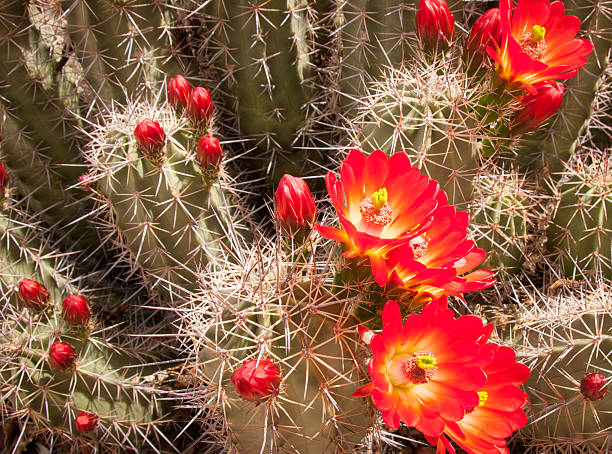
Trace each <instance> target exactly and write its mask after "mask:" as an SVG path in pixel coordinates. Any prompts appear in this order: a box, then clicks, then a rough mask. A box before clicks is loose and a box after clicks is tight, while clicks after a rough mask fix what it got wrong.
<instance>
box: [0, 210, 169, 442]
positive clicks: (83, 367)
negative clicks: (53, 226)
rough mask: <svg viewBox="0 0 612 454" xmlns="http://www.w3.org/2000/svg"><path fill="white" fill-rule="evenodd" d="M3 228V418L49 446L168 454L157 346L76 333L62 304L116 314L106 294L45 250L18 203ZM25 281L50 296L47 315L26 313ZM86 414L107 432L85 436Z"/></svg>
mask: <svg viewBox="0 0 612 454" xmlns="http://www.w3.org/2000/svg"><path fill="white" fill-rule="evenodd" d="M0 219H1V221H0V222H1V224H2V226H1V240H2V244H3V248H2V251H1V261H2V275H1V276H0V292H1V294H2V318H1V319H0V324H1V326H2V335H1V336H0V342H1V343H2V345H3V346H2V349H1V352H2V353H1V359H2V366H0V380H1V382H0V389H2V393H3V395H4V396H5V397H4V399H3V401H2V404H1V406H0V409H1V410H2V412H3V413H8V415H9V416H10V417H16V418H19V419H20V420H21V422H20V424H22V425H23V431H26V430H29V431H30V433H33V434H40V435H41V436H43V438H52V437H57V436H60V437H59V438H60V440H62V439H63V440H64V442H66V440H72V444H73V445H75V446H76V445H77V444H78V445H80V446H91V447H96V446H98V447H99V448H102V447H104V448H107V449H109V452H111V451H117V446H116V443H117V442H118V441H120V442H121V443H122V444H125V446H126V447H128V446H129V447H131V448H132V449H134V450H138V449H139V448H138V447H139V446H143V444H148V445H160V443H161V442H163V440H164V439H165V435H164V433H163V431H162V427H163V424H164V423H165V422H167V420H166V419H165V418H166V417H167V413H166V411H167V408H165V407H167V406H166V405H165V404H164V403H163V401H162V400H160V397H162V391H161V389H155V388H154V386H153V385H151V384H146V383H145V382H144V381H143V379H144V378H145V377H146V376H147V375H149V374H151V373H152V371H154V370H156V368H155V367H154V366H153V364H154V363H155V361H156V358H155V356H154V355H150V354H143V352H144V351H146V350H149V349H150V346H149V347H147V346H146V342H145V343H143V342H138V341H134V340H133V339H130V338H129V337H126V336H125V331H124V329H125V327H124V328H123V329H120V328H118V327H112V326H111V327H103V326H102V325H101V324H100V323H99V322H96V321H93V322H89V323H87V325H86V326H85V327H83V328H74V327H71V326H70V325H69V324H68V322H67V321H66V320H65V319H64V317H63V315H62V305H61V300H62V299H63V298H65V297H66V296H68V294H76V293H79V294H83V295H85V296H86V297H87V298H88V299H90V300H92V301H94V304H96V305H100V304H107V303H104V301H105V297H104V292H100V291H96V289H94V288H88V287H87V279H86V278H85V279H84V278H80V277H79V276H77V275H74V274H73V270H72V266H71V264H70V262H69V260H68V257H69V256H67V255H66V254H62V253H60V252H58V251H57V250H55V249H54V248H53V245H52V244H49V242H48V241H46V240H44V237H43V236H42V235H43V234H44V230H42V229H40V228H36V227H35V225H36V220H35V219H32V218H28V217H27V215H25V214H23V213H21V212H20V210H19V209H18V207H16V206H14V205H13V202H11V201H9V206H8V208H6V209H5V210H4V212H3V213H2V215H1V216H0ZM24 278H28V279H32V280H34V281H36V282H39V283H40V284H42V285H44V286H45V287H46V289H48V292H47V296H48V301H46V302H45V303H44V305H45V306H46V307H44V308H41V309H40V310H33V309H31V308H25V307H24V305H23V303H22V301H20V297H19V292H18V291H17V285H18V284H19V282H20V281H22V280H23V279H24ZM107 293H108V292H107ZM117 297H118V295H116V294H115V295H113V294H112V293H111V294H108V296H107V298H109V299H112V298H117ZM85 304H87V303H85ZM59 340H61V341H62V342H65V343H68V344H70V345H71V346H72V347H73V348H74V349H75V353H76V360H75V362H74V365H73V366H72V365H70V362H72V361H71V357H70V356H68V357H65V358H66V359H64V362H65V365H67V367H66V370H58V365H59V364H57V362H56V361H57V356H54V353H55V352H51V346H52V345H53V344H54V342H55V341H59ZM67 348H69V347H67ZM60 358H61V355H60ZM54 360H55V362H54ZM66 361H68V362H66ZM147 363H151V364H152V365H151V366H147ZM62 365H64V364H62ZM80 411H89V412H94V413H95V414H96V415H97V416H98V419H97V429H95V430H93V431H91V432H88V433H82V432H80V431H79V430H78V429H77V428H76V427H75V416H76V415H77V413H79V412H80ZM62 437H65V438H62ZM120 450H123V448H120ZM9 451H10V449H9Z"/></svg>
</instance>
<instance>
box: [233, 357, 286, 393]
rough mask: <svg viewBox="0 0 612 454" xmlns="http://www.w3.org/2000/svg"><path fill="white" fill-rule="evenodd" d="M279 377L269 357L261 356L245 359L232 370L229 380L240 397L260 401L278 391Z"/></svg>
mask: <svg viewBox="0 0 612 454" xmlns="http://www.w3.org/2000/svg"><path fill="white" fill-rule="evenodd" d="M281 378H282V375H281V372H280V369H279V368H278V366H277V365H276V364H274V363H273V362H272V361H270V360H269V359H267V358H262V359H259V360H257V359H251V360H249V361H245V362H244V364H242V366H240V367H239V368H238V369H236V370H235V371H234V373H233V374H232V378H231V382H232V384H233V385H234V388H236V392H237V393H238V394H240V397H242V398H243V399H245V400H251V401H254V402H257V403H261V402H262V401H264V400H266V399H267V398H269V397H270V396H272V395H274V394H277V393H278V389H279V386H280V382H281Z"/></svg>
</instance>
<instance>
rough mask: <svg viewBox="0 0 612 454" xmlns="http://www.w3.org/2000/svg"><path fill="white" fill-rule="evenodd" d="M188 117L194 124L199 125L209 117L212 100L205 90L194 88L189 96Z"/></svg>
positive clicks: (211, 109)
mask: <svg viewBox="0 0 612 454" xmlns="http://www.w3.org/2000/svg"><path fill="white" fill-rule="evenodd" d="M188 111H189V116H190V117H191V120H192V121H193V122H194V123H201V122H204V121H206V120H208V118H209V117H210V115H211V114H212V111H213V104H212V99H210V93H209V92H208V90H207V89H206V88H203V87H195V88H194V89H193V91H192V92H191V95H189V105H188Z"/></svg>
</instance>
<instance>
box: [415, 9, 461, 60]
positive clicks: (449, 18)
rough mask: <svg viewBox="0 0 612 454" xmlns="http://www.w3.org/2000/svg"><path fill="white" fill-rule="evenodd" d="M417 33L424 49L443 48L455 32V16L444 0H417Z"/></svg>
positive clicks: (445, 47)
mask: <svg viewBox="0 0 612 454" xmlns="http://www.w3.org/2000/svg"><path fill="white" fill-rule="evenodd" d="M416 21H417V34H418V35H419V38H420V39H421V43H422V44H423V47H424V48H425V50H429V51H432V50H435V49H436V48H437V49H440V50H445V49H447V48H448V46H449V44H450V42H451V40H452V39H453V33H454V32H455V18H454V17H453V15H452V14H451V12H450V10H449V9H448V5H447V4H446V1H445V0H419V6H418V9H417V14H416Z"/></svg>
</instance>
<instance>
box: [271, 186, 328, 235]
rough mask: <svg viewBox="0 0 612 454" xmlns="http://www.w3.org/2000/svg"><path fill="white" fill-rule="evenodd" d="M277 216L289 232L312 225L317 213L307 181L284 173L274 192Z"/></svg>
mask: <svg viewBox="0 0 612 454" xmlns="http://www.w3.org/2000/svg"><path fill="white" fill-rule="evenodd" d="M274 205H275V209H276V217H277V218H278V220H279V221H280V224H281V226H282V227H283V228H284V229H285V230H286V231H288V232H289V233H291V234H292V233H296V232H298V231H300V230H302V229H305V228H308V229H310V227H311V226H312V223H313V222H314V220H315V216H316V214H317V208H316V206H315V201H314V198H313V197H312V194H311V193H310V189H309V188H308V185H307V184H306V182H305V181H304V180H303V179H301V178H297V177H294V176H291V175H283V177H282V178H281V180H280V183H279V184H278V189H277V190H276V193H275V194H274Z"/></svg>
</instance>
